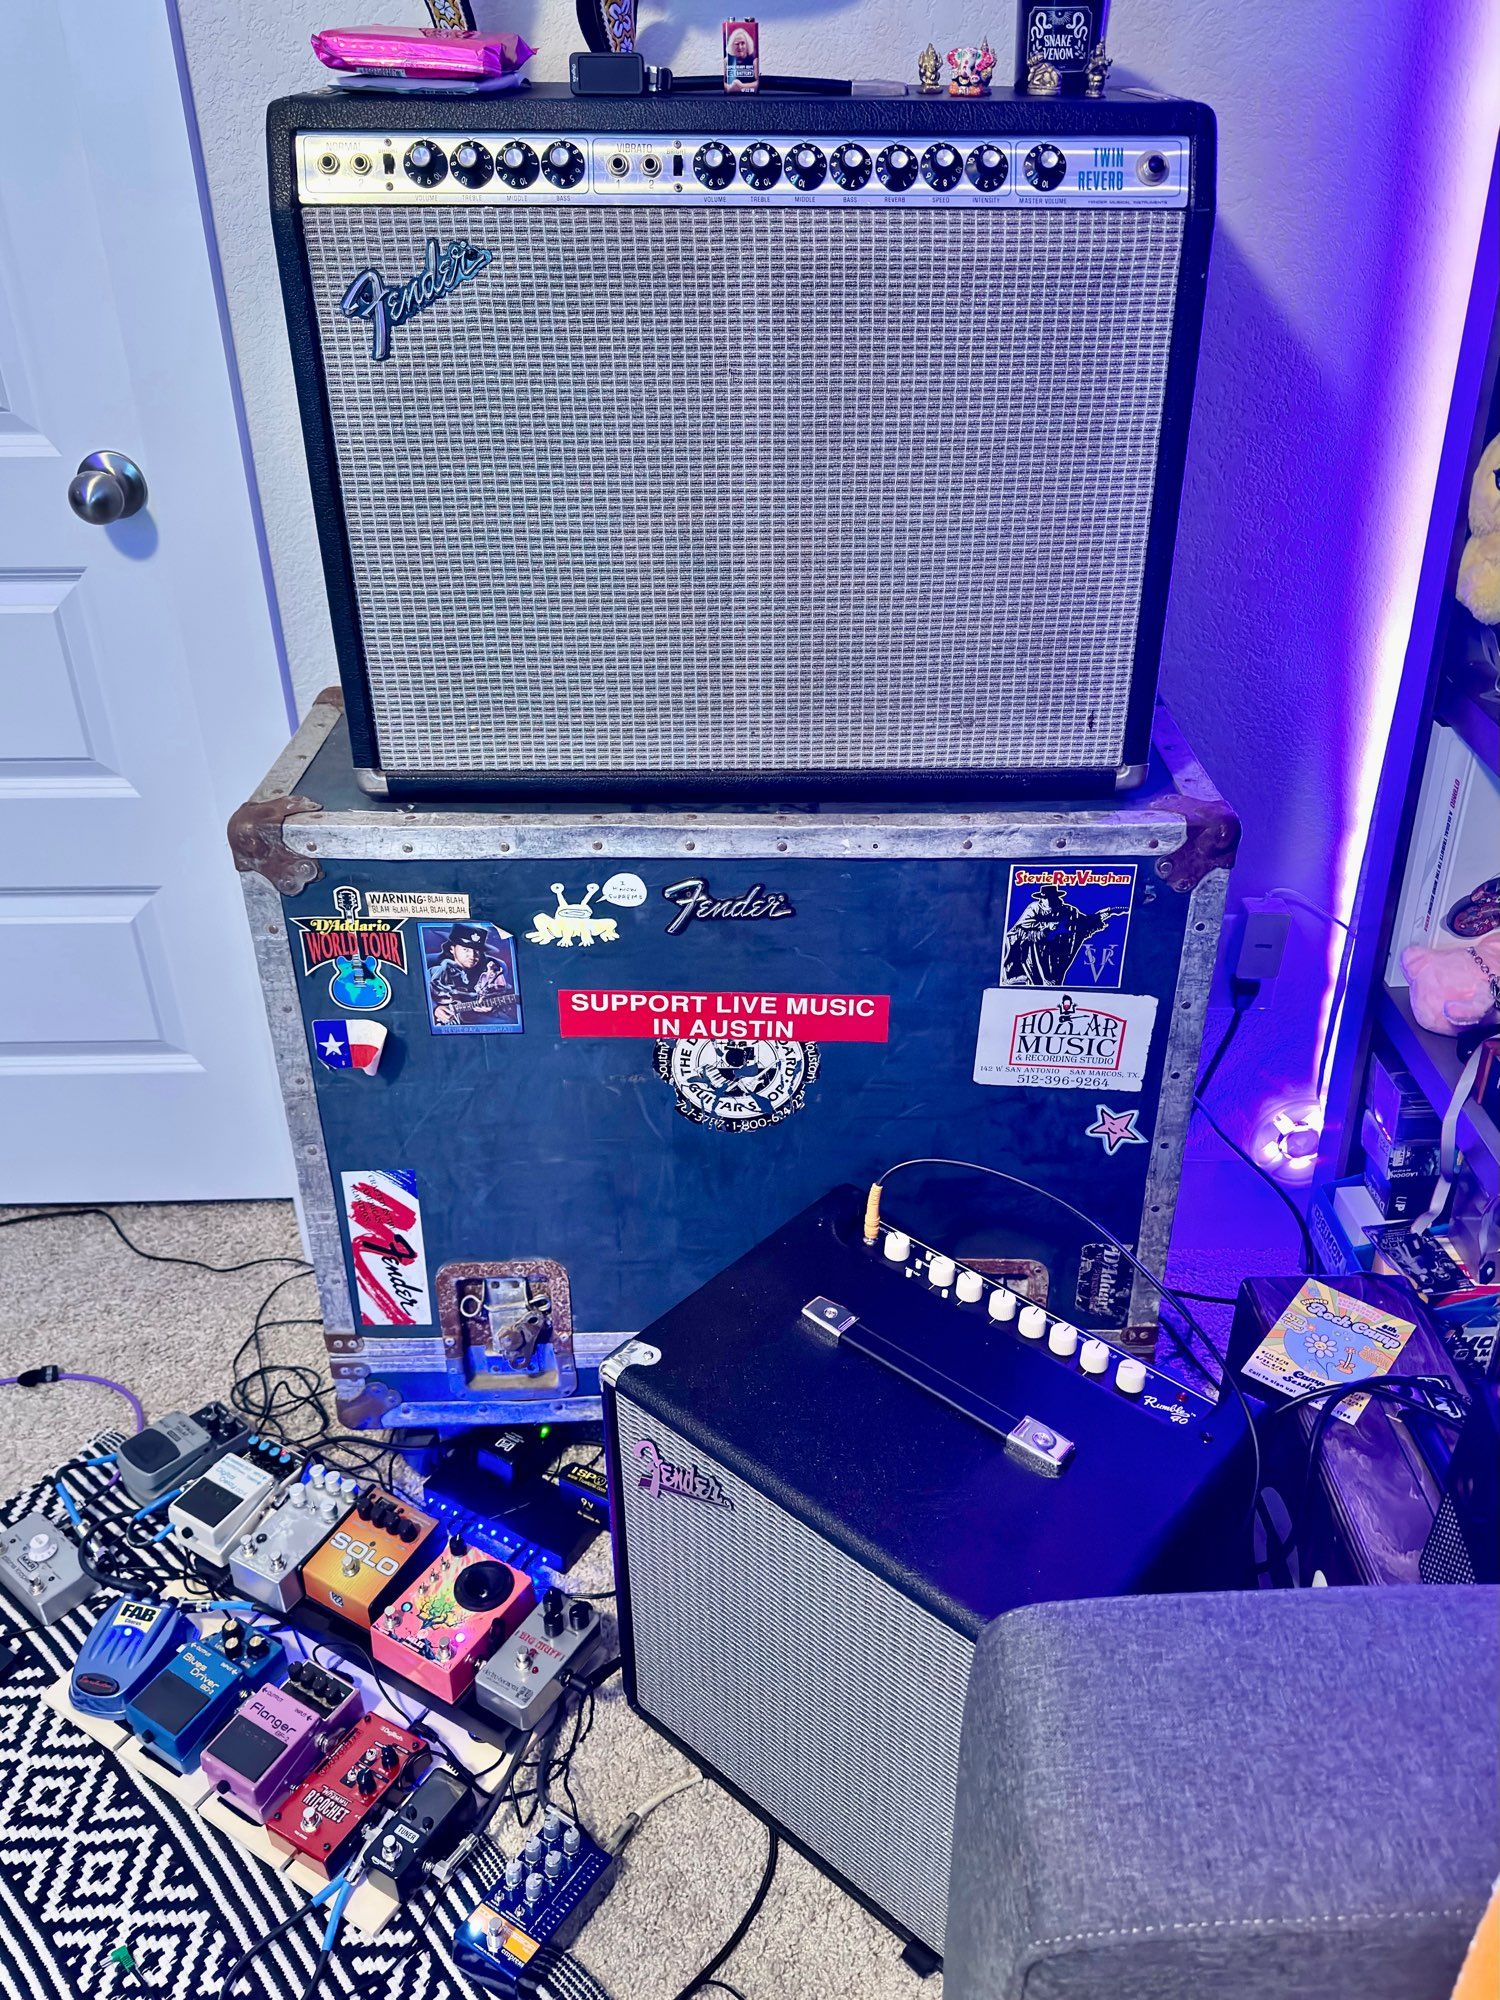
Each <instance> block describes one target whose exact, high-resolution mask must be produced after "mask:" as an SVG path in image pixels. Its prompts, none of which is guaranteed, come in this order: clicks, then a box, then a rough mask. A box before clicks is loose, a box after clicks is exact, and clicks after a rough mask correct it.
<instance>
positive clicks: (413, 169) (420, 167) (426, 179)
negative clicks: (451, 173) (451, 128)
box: [401, 139, 448, 188]
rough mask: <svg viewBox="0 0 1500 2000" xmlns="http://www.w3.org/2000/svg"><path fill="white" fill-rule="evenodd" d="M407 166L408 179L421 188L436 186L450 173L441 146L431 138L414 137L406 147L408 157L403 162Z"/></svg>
mask: <svg viewBox="0 0 1500 2000" xmlns="http://www.w3.org/2000/svg"><path fill="white" fill-rule="evenodd" d="M401 164H402V165H403V166H404V167H405V168H406V175H407V179H408V180H413V181H415V182H416V184H417V186H418V187H421V188H435V187H436V186H437V184H438V182H439V181H441V180H445V179H446V178H447V175H448V162H447V160H446V159H445V158H444V156H443V149H442V147H441V146H435V145H434V144H433V143H432V141H431V140H430V139H413V140H412V142H411V144H410V145H409V146H408V147H407V149H406V158H405V159H404V160H403V161H402V163H401Z"/></svg>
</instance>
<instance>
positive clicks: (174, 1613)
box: [68, 1597, 196, 1722]
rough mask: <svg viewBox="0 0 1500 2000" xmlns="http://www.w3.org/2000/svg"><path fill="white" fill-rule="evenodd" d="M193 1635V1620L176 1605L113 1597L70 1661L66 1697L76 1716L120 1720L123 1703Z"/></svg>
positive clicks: (150, 1678) (122, 1712) (145, 1599)
mask: <svg viewBox="0 0 1500 2000" xmlns="http://www.w3.org/2000/svg"><path fill="white" fill-rule="evenodd" d="M195 1637H196V1631H195V1628H194V1626H193V1622H192V1620H191V1619H190V1618H188V1617H186V1616H185V1615H184V1614H183V1613H182V1612H181V1611H179V1610H178V1609H177V1607H176V1605H174V1604H163V1603H159V1602H158V1601H157V1600H156V1599H154V1598H149V1597H117V1598H116V1599H115V1601H114V1603H113V1604H111V1605H110V1607H109V1609H108V1610H107V1611H105V1612H104V1613H103V1614H102V1615H101V1616H100V1618H99V1619H98V1621H97V1622H96V1624H95V1626H94V1629H93V1631H92V1632H90V1634H89V1636H88V1637H87V1638H86V1639H85V1640H84V1642H83V1645H82V1647H81V1648H80V1650H79V1654H78V1658H77V1659H76V1660H75V1661H74V1662H73V1671H72V1673H71V1674H70V1675H69V1677H68V1700H69V1701H70V1702H71V1703H72V1704H73V1706H74V1708H76V1709H77V1710H78V1713H79V1714H80V1715H97V1716H102V1717H103V1718H104V1719H105V1720H107V1721H111V1722H119V1721H122V1720H123V1718H124V1715H125V1708H126V1704H127V1703H128V1702H130V1701H131V1700H133V1699H134V1697H135V1696H136V1695H137V1694H138V1693H139V1692H140V1690H141V1689H142V1688H143V1687H144V1686H145V1685H146V1683H147V1682H148V1681H151V1680H155V1678H156V1676H157V1675H158V1674H159V1673H160V1672H161V1670H162V1668H163V1667H164V1666H165V1665H166V1664H167V1662H168V1660H170V1659H171V1658H172V1656H173V1654H174V1653H176V1652H178V1651H179V1650H180V1649H181V1648H182V1647H183V1646H186V1645H188V1644H189V1643H190V1642H191V1641H192V1640H193V1639H194V1638H195Z"/></svg>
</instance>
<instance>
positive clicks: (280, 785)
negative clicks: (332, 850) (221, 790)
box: [229, 687, 344, 896]
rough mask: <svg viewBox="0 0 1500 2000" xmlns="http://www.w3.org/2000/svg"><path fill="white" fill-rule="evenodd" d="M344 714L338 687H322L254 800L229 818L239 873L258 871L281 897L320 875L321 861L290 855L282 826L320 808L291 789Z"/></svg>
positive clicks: (311, 815)
mask: <svg viewBox="0 0 1500 2000" xmlns="http://www.w3.org/2000/svg"><path fill="white" fill-rule="evenodd" d="M343 712H344V691H343V689H342V688H337V687H329V688H324V689H323V691H322V693H321V694H319V695H318V696H316V698H315V699H314V701H313V704H312V707H311V708H310V709H309V710H308V711H307V716H306V719H305V720H304V722H303V724H302V727H301V728H300V729H299V730H298V731H297V734H296V735H295V736H294V737H293V738H292V740H291V742H290V743H289V744H288V745H287V747H286V749H285V750H283V751H282V753H281V755H280V756H279V757H278V758H277V760H276V762H275V763H274V764H273V765H272V766H271V768H270V770H269V771H268V772H267V773H266V777H265V781H264V783H263V784H262V785H261V786H260V789H259V790H258V791H257V792H256V793H255V795H254V797H253V798H250V799H247V800H246V801H245V803H244V805H242V806H241V807H240V808H239V810H238V812H236V813H234V814H233V815H232V816H231V818H230V821H229V851H230V853H231V854H233V856H234V865H235V867H236V868H237V869H238V870H239V872H240V873H241V874H242V875H259V876H261V877H262V878H263V879H264V880H265V881H267V882H269V883H270V885H271V887H272V888H273V889H274V890H275V891H276V893H277V894H278V895H279V896H297V895H300V894H301V892H302V891H303V890H304V889H305V888H306V887H307V886H308V884H309V883H310V882H316V881H317V880H318V878H319V876H321V874H322V873H323V866H322V863H321V862H319V861H315V860H314V859H313V858H312V856H311V855H309V854H294V853H293V852H292V851H291V849H290V848H289V847H288V846H287V844H286V840H285V837H284V834H283V828H284V827H285V824H286V822H287V821H288V820H289V819H293V818H302V817H309V818H316V817H317V816H318V815H319V814H320V813H321V812H322V810H323V808H322V806H320V805H319V803H318V801H317V800H316V799H309V798H305V797H303V795H302V794H301V793H300V792H298V791H297V790H295V786H296V783H297V780H298V779H299V778H301V777H302V776H303V775H304V773H305V772H306V770H307V767H308V766H309V764H311V763H312V760H313V758H314V757H315V756H316V755H317V753H318V751H319V750H320V749H321V748H322V746H323V744H324V743H325V742H326V740H327V739H328V737H329V735H330V734H331V733H332V732H333V730H334V729H335V728H336V727H337V726H338V720H339V717H340V716H341V715H342V714H343Z"/></svg>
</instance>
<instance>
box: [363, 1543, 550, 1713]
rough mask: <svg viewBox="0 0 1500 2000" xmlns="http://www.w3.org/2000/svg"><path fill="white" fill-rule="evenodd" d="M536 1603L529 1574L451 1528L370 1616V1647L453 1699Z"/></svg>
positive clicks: (419, 1681)
mask: <svg viewBox="0 0 1500 2000" xmlns="http://www.w3.org/2000/svg"><path fill="white" fill-rule="evenodd" d="M534 1602H535V1592H534V1591H533V1589H532V1584H531V1578H530V1577H529V1576H527V1575H525V1574H524V1573H523V1572H522V1571H521V1570H518V1569H512V1568H511V1567H510V1565H509V1564H508V1563H503V1562H497V1561H496V1560H495V1558H494V1557H493V1556H487V1555H486V1554H485V1553H484V1551H483V1550H482V1549H471V1548H469V1547H467V1546H466V1544H465V1543H464V1540H463V1538H462V1536H460V1535H455V1536H454V1537H453V1539H452V1540H451V1541H450V1542H449V1544H448V1546H447V1548H445V1549H444V1550H443V1553H442V1554H441V1555H440V1556H439V1557H438V1559H437V1561H436V1562H435V1563H433V1565H432V1567H431V1568H430V1569H426V1570H424V1571H423V1572H422V1574H421V1575H420V1576H419V1577H415V1578H413V1579H412V1580H411V1581H410V1582H409V1583H407V1584H406V1585H405V1586H404V1587H403V1588H402V1589H400V1590H398V1591H397V1592H396V1595H395V1596H394V1597H393V1598H392V1599H391V1601H390V1603H389V1604H388V1605H387V1606H386V1608H385V1610H384V1611H382V1612H381V1614H380V1616H379V1617H378V1618H377V1619H376V1620H375V1624H374V1627H373V1628H372V1630H371V1633H370V1650H371V1652H373V1654H374V1655H375V1658H376V1659H377V1660H379V1661H381V1662H382V1663H383V1664H384V1665H386V1666H388V1667H392V1668H394V1670H395V1671H396V1672H397V1673H398V1674H402V1675H404V1676H405V1678H406V1679H407V1680H409V1681H415V1682H416V1683H417V1685H418V1686H419V1687H424V1688H426V1689H428V1691H429V1692H430V1693H432V1694H436V1695H440V1696H441V1697H442V1699H443V1700H444V1701H457V1700H459V1699H460V1697H461V1696H463V1695H466V1694H467V1693H468V1692H469V1689H470V1688H471V1687H472V1686H473V1685H474V1676H475V1674H477V1673H478V1671H479V1669H480V1666H481V1665H482V1664H483V1662H484V1661H485V1660H487V1659H488V1658H489V1656H490V1654H491V1652H492V1651H493V1650H494V1648H495V1647H496V1646H498V1645H499V1643H500V1641H501V1640H502V1639H504V1638H505V1637H506V1636H507V1635H508V1634H509V1633H511V1632H513V1631H514V1630H515V1628H516V1626H517V1625H519V1624H520V1622H521V1620H522V1619H523V1618H524V1617H525V1616H526V1614H527V1612H528V1611H529V1610H530V1609H531V1607H532V1605H533V1603H534Z"/></svg>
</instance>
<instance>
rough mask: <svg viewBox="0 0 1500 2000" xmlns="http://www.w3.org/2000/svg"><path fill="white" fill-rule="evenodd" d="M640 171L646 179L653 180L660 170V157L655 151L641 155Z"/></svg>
mask: <svg viewBox="0 0 1500 2000" xmlns="http://www.w3.org/2000/svg"><path fill="white" fill-rule="evenodd" d="M641 172H642V173H643V174H644V175H645V176H646V178H647V180H648V181H654V180H655V179H656V177H657V175H658V174H659V173H660V172H661V158H660V156H659V155H658V154H656V153H645V154H643V155H642V157H641Z"/></svg>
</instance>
